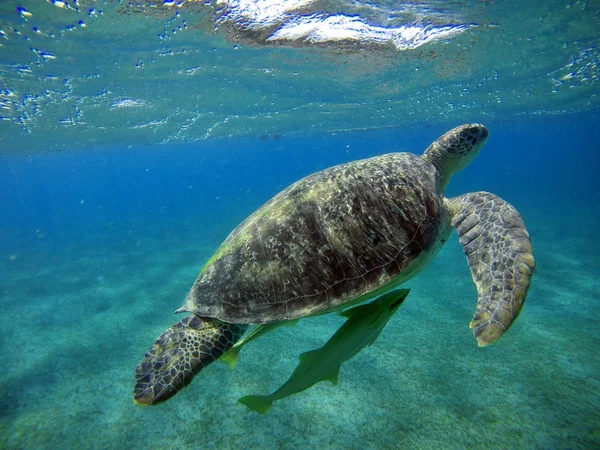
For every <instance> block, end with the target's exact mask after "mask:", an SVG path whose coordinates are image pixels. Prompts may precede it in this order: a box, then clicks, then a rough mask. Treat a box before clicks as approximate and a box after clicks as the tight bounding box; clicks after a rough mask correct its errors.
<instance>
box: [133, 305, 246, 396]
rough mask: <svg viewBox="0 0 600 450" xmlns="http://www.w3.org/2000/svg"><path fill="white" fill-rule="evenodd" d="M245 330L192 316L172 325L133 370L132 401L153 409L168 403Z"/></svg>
mask: <svg viewBox="0 0 600 450" xmlns="http://www.w3.org/2000/svg"><path fill="white" fill-rule="evenodd" d="M246 328H247V325H240V324H234V323H226V322H222V321H220V320H218V319H209V318H206V317H200V316H197V315H195V314H191V315H189V316H187V317H185V318H184V319H183V320H181V321H179V322H177V323H176V324H175V325H172V326H171V327H169V328H168V329H167V330H166V331H165V332H164V333H163V334H161V335H160V336H159V337H158V339H156V341H154V344H153V345H152V347H151V348H150V350H148V353H146V355H145V356H144V359H143V360H142V362H140V363H139V364H138V366H137V367H136V369H135V378H136V381H137V382H136V385H135V388H134V391H133V400H134V401H135V403H137V404H140V405H155V404H157V403H161V402H164V401H165V400H168V399H170V398H171V397H173V396H174V395H175V394H176V393H177V392H178V391H180V390H181V389H183V388H184V387H185V386H187V385H188V384H189V383H190V382H191V381H192V379H193V378H194V376H196V375H198V373H200V371H201V370H202V369H204V368H205V367H206V366H208V365H209V364H210V363H212V362H213V361H215V360H217V359H219V357H220V356H221V355H222V354H223V353H225V352H226V351H227V350H229V349H230V348H231V347H232V346H233V344H235V343H236V342H237V340H238V339H239V338H240V337H241V336H242V335H243V334H244V331H246Z"/></svg>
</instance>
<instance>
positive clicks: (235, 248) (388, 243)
mask: <svg viewBox="0 0 600 450" xmlns="http://www.w3.org/2000/svg"><path fill="white" fill-rule="evenodd" d="M446 222H448V227H449V219H447V218H446V212H445V210H444V208H443V205H442V196H441V192H439V189H438V186H437V179H436V172H435V168H434V167H433V166H431V165H430V164H428V163H427V162H425V161H423V160H422V159H421V158H420V157H418V156H415V155H412V154H409V153H394V154H388V155H382V156H378V157H375V158H370V159H366V160H361V161H355V162H351V163H347V164H342V165H339V166H335V167H332V168H330V169H326V170H324V171H321V172H318V173H316V174H313V175H310V176H308V177H306V178H304V179H302V180H300V181H298V182H297V183H295V184H293V185H291V186H290V187H289V188H287V189H285V190H284V191H282V192H281V193H280V194H278V195H277V196H275V197H274V198H273V199H271V200H270V201H269V202H268V203H266V204H265V205H263V207H262V208H260V209H259V210H258V211H256V212H255V213H254V214H253V215H251V216H250V217H249V218H248V219H246V220H245V221H244V222H243V223H242V224H241V225H240V226H239V227H238V228H236V229H235V230H234V231H233V232H232V233H231V235H230V236H229V237H228V238H227V239H226V241H225V242H224V243H223V245H222V246H221V247H220V248H219V249H218V250H217V252H216V253H215V255H214V256H213V258H211V260H210V261H209V263H207V265H206V266H205V268H204V269H203V271H202V272H201V273H200V275H199V277H198V279H197V280H196V282H195V283H194V285H193V287H192V289H191V291H190V293H189V294H188V296H187V298H186V303H185V305H184V307H185V309H187V310H188V311H192V312H195V313H197V314H199V315H201V316H206V317H217V318H219V319H221V320H224V321H227V322H236V323H263V322H271V321H277V320H282V319H294V318H298V317H305V316H307V315H310V314H314V313H318V312H320V311H324V310H328V309H331V308H333V307H337V306H338V305H342V304H344V303H346V302H348V301H351V300H353V299H355V298H356V297H358V296H360V295H362V294H365V293H367V292H370V291H372V290H374V289H376V288H378V287H380V286H383V285H384V284H386V283H388V282H389V281H390V280H392V279H393V278H394V277H397V276H399V274H401V275H400V276H406V278H408V277H409V276H412V275H414V273H415V272H416V271H418V270H419V269H420V268H422V266H424V262H423V261H424V260H425V259H427V260H429V259H430V258H429V255H428V253H431V252H433V250H434V249H437V247H438V243H439V240H440V230H441V229H442V228H445V226H446ZM444 233H446V232H445V231H444Z"/></svg>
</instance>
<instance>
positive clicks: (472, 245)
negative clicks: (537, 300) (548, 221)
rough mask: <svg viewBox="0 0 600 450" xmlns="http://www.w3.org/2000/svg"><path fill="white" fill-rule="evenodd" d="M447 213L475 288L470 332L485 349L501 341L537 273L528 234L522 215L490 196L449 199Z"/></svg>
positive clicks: (473, 195) (500, 200)
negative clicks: (471, 331) (475, 299)
mask: <svg viewBox="0 0 600 450" xmlns="http://www.w3.org/2000/svg"><path fill="white" fill-rule="evenodd" d="M448 209H449V211H450V213H451V215H452V221H451V225H452V226H453V227H454V228H456V231H457V232H458V235H459V236H460V243H461V244H462V245H463V249H464V251H465V254H466V255H467V260H468V262H469V266H470V268H471V275H472V277H473V281H474V282H475V284H476V285H477V294H478V299H477V309H476V311H475V315H474V316H473V320H472V321H471V323H470V327H471V328H473V335H474V336H475V338H476V339H477V343H478V345H479V346H480V347H483V346H485V345H488V344H491V343H492V342H494V341H496V340H497V339H499V338H500V336H502V334H504V332H505V331H506V330H507V329H508V328H509V327H510V325H511V324H512V322H513V321H514V320H515V319H516V318H517V316H518V315H519V312H520V311H521V307H522V306H523V303H524V301H525V296H526V295H527V290H528V288H529V283H530V281H531V276H532V274H533V272H534V270H535V258H534V256H533V251H532V249H531V241H530V239H529V233H528V232H527V229H526V228H525V224H524V223H523V219H521V215H520V214H519V212H518V211H517V210H516V209H515V208H514V207H513V206H512V205H510V204H509V203H507V202H505V201H504V200H502V199H501V198H500V197H497V196H496V195H494V194H490V193H488V192H475V193H470V194H465V195H461V196H459V197H455V198H453V199H450V200H448Z"/></svg>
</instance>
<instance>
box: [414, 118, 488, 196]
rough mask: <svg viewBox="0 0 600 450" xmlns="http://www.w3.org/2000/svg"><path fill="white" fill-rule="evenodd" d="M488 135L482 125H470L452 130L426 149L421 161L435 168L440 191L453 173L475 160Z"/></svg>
mask: <svg viewBox="0 0 600 450" xmlns="http://www.w3.org/2000/svg"><path fill="white" fill-rule="evenodd" d="M489 135H490V132H489V131H488V129H487V128H486V127H484V126H483V125H481V124H479V123H470V124H466V125H461V126H459V127H456V128H453V129H452V130H450V131H448V132H447V133H446V134H444V135H443V136H441V137H440V138H438V139H437V140H435V141H434V142H433V143H432V144H431V145H430V146H429V147H427V150H425V153H424V154H423V159H425V160H426V161H429V162H430V163H431V164H433V165H434V166H435V167H436V168H437V170H438V174H439V177H440V184H441V187H442V189H445V188H446V186H447V185H448V183H449V182H450V178H451V177H452V175H453V174H454V173H456V172H458V171H459V170H462V169H464V168H465V167H467V166H468V165H469V164H470V163H471V161H473V160H474V159H475V157H476V156H477V155H478V154H479V152H480V151H481V149H482V147H483V145H484V144H485V141H487V138H488V136H489Z"/></svg>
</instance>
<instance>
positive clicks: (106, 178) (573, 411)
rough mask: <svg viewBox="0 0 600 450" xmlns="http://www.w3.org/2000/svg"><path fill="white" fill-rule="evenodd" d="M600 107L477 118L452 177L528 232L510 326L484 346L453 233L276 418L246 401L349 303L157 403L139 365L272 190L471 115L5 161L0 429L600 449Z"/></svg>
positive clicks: (284, 373)
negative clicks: (334, 367) (138, 376)
mask: <svg viewBox="0 0 600 450" xmlns="http://www.w3.org/2000/svg"><path fill="white" fill-rule="evenodd" d="M598 118H599V117H598V112H597V111H596V112H594V111H592V112H588V113H585V114H571V115H563V116H560V117H540V118H539V119H527V120H522V121H514V120H507V121H491V122H486V125H487V126H488V127H489V129H490V131H491V137H490V139H489V141H488V144H487V145H486V147H485V148H484V149H483V151H482V153H481V154H480V156H479V157H478V159H477V160H476V161H475V162H474V163H473V164H471V165H470V166H469V167H468V168H467V169H466V170H465V171H463V172H461V173H460V174H457V175H456V176H455V177H454V178H453V180H452V183H451V185H450V187H449V189H448V192H447V195H448V196H452V195H456V194H459V193H464V192H468V191H475V190H488V191H491V192H494V193H496V194H498V195H500V196H501V197H503V198H504V199H506V200H507V201H509V202H511V203H512V204H513V205H515V206H516V207H517V208H518V209H519V210H520V212H521V214H522V215H523V217H524V220H525V222H526V224H527V226H528V228H529V231H530V233H531V236H532V242H533V246H534V251H535V254H536V257H537V261H538V270H537V273H536V274H535V276H534V279H533V285H532V288H531V290H530V292H529V295H528V297H527V302H526V304H525V306H524V309H523V312H522V313H521V315H520V317H519V318H518V319H517V321H516V323H515V325H514V326H513V327H512V328H511V330H510V331H509V332H508V333H507V334H506V336H504V337H503V338H502V339H501V340H500V341H498V342H497V343H495V344H493V345H492V346H489V347H486V348H478V347H477V346H476V344H475V341H474V339H473V338H472V336H471V332H470V330H469V328H468V326H467V325H468V323H469V320H470V318H471V316H472V313H473V310H474V305H475V300H476V294H475V288H474V285H473V284H472V282H471V280H470V274H469V271H468V267H467V264H466V261H465V258H464V255H463V253H462V249H461V247H460V245H459V244H458V240H457V239H456V236H455V235H454V236H453V237H452V239H451V240H450V241H449V243H448V244H447V245H446V247H445V248H444V249H443V250H442V252H441V253H440V255H439V256H438V257H437V258H436V260H435V261H434V262H433V263H432V265H431V266H430V267H429V268H428V269H427V270H425V271H424V272H423V273H422V274H420V275H419V276H418V277H416V278H415V279H413V280H411V281H410V282H408V283H407V287H410V288H412V292H411V294H410V296H409V298H408V299H407V301H406V302H405V304H404V305H403V306H402V307H401V308H400V310H399V311H398V313H397V314H396V316H395V317H394V318H393V319H392V320H391V321H390V323H389V325H388V326H387V328H386V329H385V330H384V332H383V333H382V335H381V337H380V339H379V340H378V341H377V342H376V344H375V345H373V346H372V347H369V348H368V349H366V350H364V351H363V352H362V353H360V354H359V355H358V356H357V357H355V358H354V359H352V360H351V361H349V362H348V363H346V364H345V365H344V366H342V371H341V375H340V383H339V384H338V386H335V387H334V386H331V385H330V384H328V383H320V384H317V385H316V386H315V387H314V388H312V389H310V390H308V391H306V392H303V393H301V394H299V395H296V396H294V397H291V398H288V399H285V400H282V401H280V402H278V403H276V404H275V406H274V407H273V409H272V410H271V411H270V412H269V414H267V415H266V416H262V415H257V414H255V413H252V412H249V411H248V410H247V409H246V408H245V407H243V406H242V405H240V404H239V403H237V401H236V400H237V399H238V398H239V397H241V396H242V395H246V394H259V393H267V392H271V391H273V390H274V389H275V388H277V387H278V386H279V385H280V384H281V383H282V382H283V381H285V379H287V377H288V376H289V374H290V373H291V371H292V370H293V368H294V367H295V365H296V363H297V356H298V355H299V354H300V353H301V352H303V351H307V350H309V349H312V348H316V347H318V346H320V345H322V344H323V343H324V342H325V341H326V340H327V338H328V337H329V336H330V335H331V334H333V332H334V331H335V330H336V329H337V327H338V326H339V325H340V324H341V323H342V319H341V318H339V317H333V316H325V317H319V318H312V319H305V320H303V321H301V322H300V324H299V325H297V326H296V327H294V328H283V329H281V330H278V331H276V332H273V334H272V335H269V336H266V337H264V338H262V339H261V340H258V341H256V342H254V343H252V344H251V345H249V346H248V347H247V348H245V349H244V351H243V353H242V356H241V360H240V363H239V364H238V366H237V367H236V368H235V370H233V371H231V370H229V369H228V368H227V367H226V366H225V365H223V364H218V363H215V364H213V365H212V366H210V367H209V368H207V369H206V370H205V371H204V372H203V373H202V374H201V375H200V376H198V377H197V379H196V380H194V382H193V383H192V384H191V385H190V386H189V387H187V388H186V389H184V390H183V391H182V392H181V393H179V394H178V395H177V396H175V397H174V398H173V399H171V400H170V401H168V402H167V403H165V404H162V405H159V406H156V407H144V408H143V407H139V406H136V405H134V403H133V402H132V389H133V385H134V377H133V371H134V369H135V366H136V364H137V363H138V361H139V360H140V358H141V357H142V356H143V354H144V352H145V351H146V350H147V348H148V347H149V346H150V344H151V343H152V342H153V340H154V339H155V338H156V337H157V336H158V335H159V334H160V333H161V332H162V331H163V330H164V329H166V328H167V327H168V326H169V325H171V324H172V323H174V322H175V321H176V319H175V316H173V315H172V311H173V310H175V309H176V308H178V307H179V306H180V305H181V303H182V302H183V299H184V297H185V294H186V293H187V290H188V289H189V287H190V286H191V284H192V283H193V281H194V280H195V278H196V276H197V273H198V271H199V270H200V268H201V267H202V266H203V264H204V263H205V262H206V260H207V259H208V258H209V257H210V256H211V254H212V253H213V252H214V251H215V250H216V248H217V247H218V245H219V244H220V242H221V241H222V240H223V239H224V238H225V237H226V236H227V235H228V233H229V232H230V231H231V230H232V229H233V228H234V227H235V226H236V225H237V224H238V223H239V222H240V221H241V220H243V219H244V218H245V217H246V216H247V215H249V214H250V213H251V212H252V211H254V210H255V209H256V208H257V207H259V206H260V205H261V204H262V203H264V202H265V201H266V200H268V199H269V198H270V197H271V196H272V195H274V194H276V193H277V192H278V191H280V190H281V189H283V188H284V187H286V186H287V185H288V184H290V183H291V182H293V181H295V180H297V179H299V178H301V177H302V176H305V175H307V174H310V173H312V172H315V171H317V170H320V169H323V168H326V167H328V166H331V165H334V164H338V163H342V162H346V161H351V160H354V159H360V158H365V157H369V156H373V155H378V154H382V153H387V152H392V151H413V152H415V153H421V152H422V151H423V150H424V149H425V147H426V146H427V145H429V143H431V142H432V141H433V140H434V139H436V138H437V137H438V136H440V135H441V134H442V133H443V132H445V131H447V130H448V129H450V128H451V127H452V126H455V125H458V124H459V123H437V124H435V125H431V126H408V127H401V128H394V129H386V130H378V131H362V132H341V133H313V134H310V133H299V134H297V135H292V136H286V135H284V136H282V137H281V138H280V139H278V140H275V139H273V138H269V139H268V140H261V139H258V138H256V137H234V138H223V139H215V140H208V141H199V142H196V143H191V144H172V145H169V144H163V145H149V146H139V147H135V146H133V147H131V148H119V147H109V148H103V149H95V150H92V149H90V150H85V151H66V152H54V153H48V154H35V155H32V156H11V157H2V158H1V159H0V273H1V274H2V276H1V277H0V295H1V304H2V308H3V314H2V315H0V349H1V355H2V361H3V370H2V372H1V375H0V446H2V447H3V448H142V447H143V448H215V449H222V448H233V447H236V448H259V447H260V448H357V449H358V448H374V449H375V448H377V449H380V448H486V449H488V448H503V449H504V448H545V449H567V448H578V449H592V448H599V447H600V396H599V392H600V379H599V376H598V374H599V373H600V360H599V352H598V348H600V331H599V319H600V310H599V305H600V302H599V301H600V281H599V278H598V273H599V272H600V270H599V269H600V263H599V261H600V244H598V233H599V232H600V213H599V212H598V204H599V200H600V198H599V197H600V196H599V194H598V181H597V171H598V169H599V168H600V164H599V163H600V157H599V156H598V154H599V152H598V149H599V145H598V142H600V128H599V127H598V123H599V122H598ZM472 120H473V121H478V120H480V118H479V117H477V115H476V114H474V116H473V118H472Z"/></svg>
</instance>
